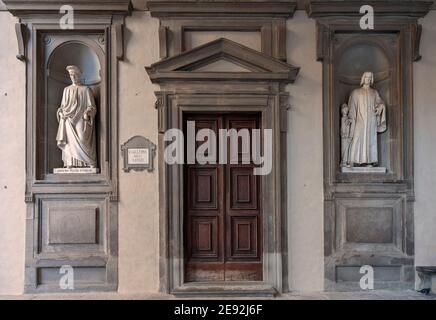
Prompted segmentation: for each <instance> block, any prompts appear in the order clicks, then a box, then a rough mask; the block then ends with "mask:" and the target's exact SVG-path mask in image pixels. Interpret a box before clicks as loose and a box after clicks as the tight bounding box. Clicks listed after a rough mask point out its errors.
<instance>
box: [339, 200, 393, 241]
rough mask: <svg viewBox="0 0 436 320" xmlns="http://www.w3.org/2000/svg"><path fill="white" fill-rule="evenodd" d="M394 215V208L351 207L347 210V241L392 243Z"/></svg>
mask: <svg viewBox="0 0 436 320" xmlns="http://www.w3.org/2000/svg"><path fill="white" fill-rule="evenodd" d="M393 222H394V217H393V210H392V208H371V207H366V208H349V209H347V212H346V217H345V224H346V228H345V229H346V241H347V242H360V243H392V242H393V228H394V225H393Z"/></svg>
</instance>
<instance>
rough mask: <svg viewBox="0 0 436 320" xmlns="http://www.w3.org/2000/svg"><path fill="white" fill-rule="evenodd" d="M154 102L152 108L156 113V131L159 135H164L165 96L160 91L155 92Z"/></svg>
mask: <svg viewBox="0 0 436 320" xmlns="http://www.w3.org/2000/svg"><path fill="white" fill-rule="evenodd" d="M155 95H156V102H155V104H154V107H155V108H156V109H157V112H158V115H157V117H158V130H159V133H165V130H166V127H167V126H166V109H167V108H166V104H167V94H166V93H164V92H162V91H157V92H155Z"/></svg>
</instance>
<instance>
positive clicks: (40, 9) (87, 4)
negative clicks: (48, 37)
mask: <svg viewBox="0 0 436 320" xmlns="http://www.w3.org/2000/svg"><path fill="white" fill-rule="evenodd" d="M3 3H4V5H5V6H6V9H7V10H8V11H9V12H11V13H12V14H13V15H15V16H20V15H29V14H41V13H43V14H58V13H59V9H60V8H61V7H62V6H63V5H70V6H72V7H73V9H74V10H75V12H76V13H95V14H122V15H127V14H129V13H130V11H131V10H132V5H131V2H130V0H69V1H67V2H66V1H62V0H3Z"/></svg>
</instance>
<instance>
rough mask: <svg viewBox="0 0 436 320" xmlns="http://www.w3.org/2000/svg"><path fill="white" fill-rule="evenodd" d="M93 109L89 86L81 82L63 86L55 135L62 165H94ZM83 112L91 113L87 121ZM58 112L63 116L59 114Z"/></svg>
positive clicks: (92, 98)
mask: <svg viewBox="0 0 436 320" xmlns="http://www.w3.org/2000/svg"><path fill="white" fill-rule="evenodd" d="M96 111H97V109H96V107H95V102H94V96H93V95H92V91H91V89H89V88H88V87H86V86H83V85H70V86H68V87H66V88H65V89H64V93H63V96H62V103H61V107H60V108H59V109H58V119H59V128H58V132H57V136H56V141H57V145H58V147H59V148H60V149H61V150H62V160H63V161H64V166H72V167H87V166H93V167H95V166H96V164H97V155H96V148H95V147H96V146H95V126H94V116H95V114H96ZM85 112H88V114H89V115H90V117H89V118H88V120H85V119H84V114H85ZM61 113H62V114H63V115H64V118H63V117H62V116H60V114H61Z"/></svg>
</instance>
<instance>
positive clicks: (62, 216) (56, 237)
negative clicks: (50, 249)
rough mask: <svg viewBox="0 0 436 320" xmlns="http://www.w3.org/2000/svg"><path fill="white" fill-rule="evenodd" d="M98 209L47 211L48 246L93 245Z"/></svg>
mask: <svg viewBox="0 0 436 320" xmlns="http://www.w3.org/2000/svg"><path fill="white" fill-rule="evenodd" d="M97 223H98V208H96V207H77V208H74V207H72V208H60V207H58V208H52V209H51V210H50V211H49V230H48V244H49V245H51V244H95V243H97V241H98V238H97V234H98V229H97Z"/></svg>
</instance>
